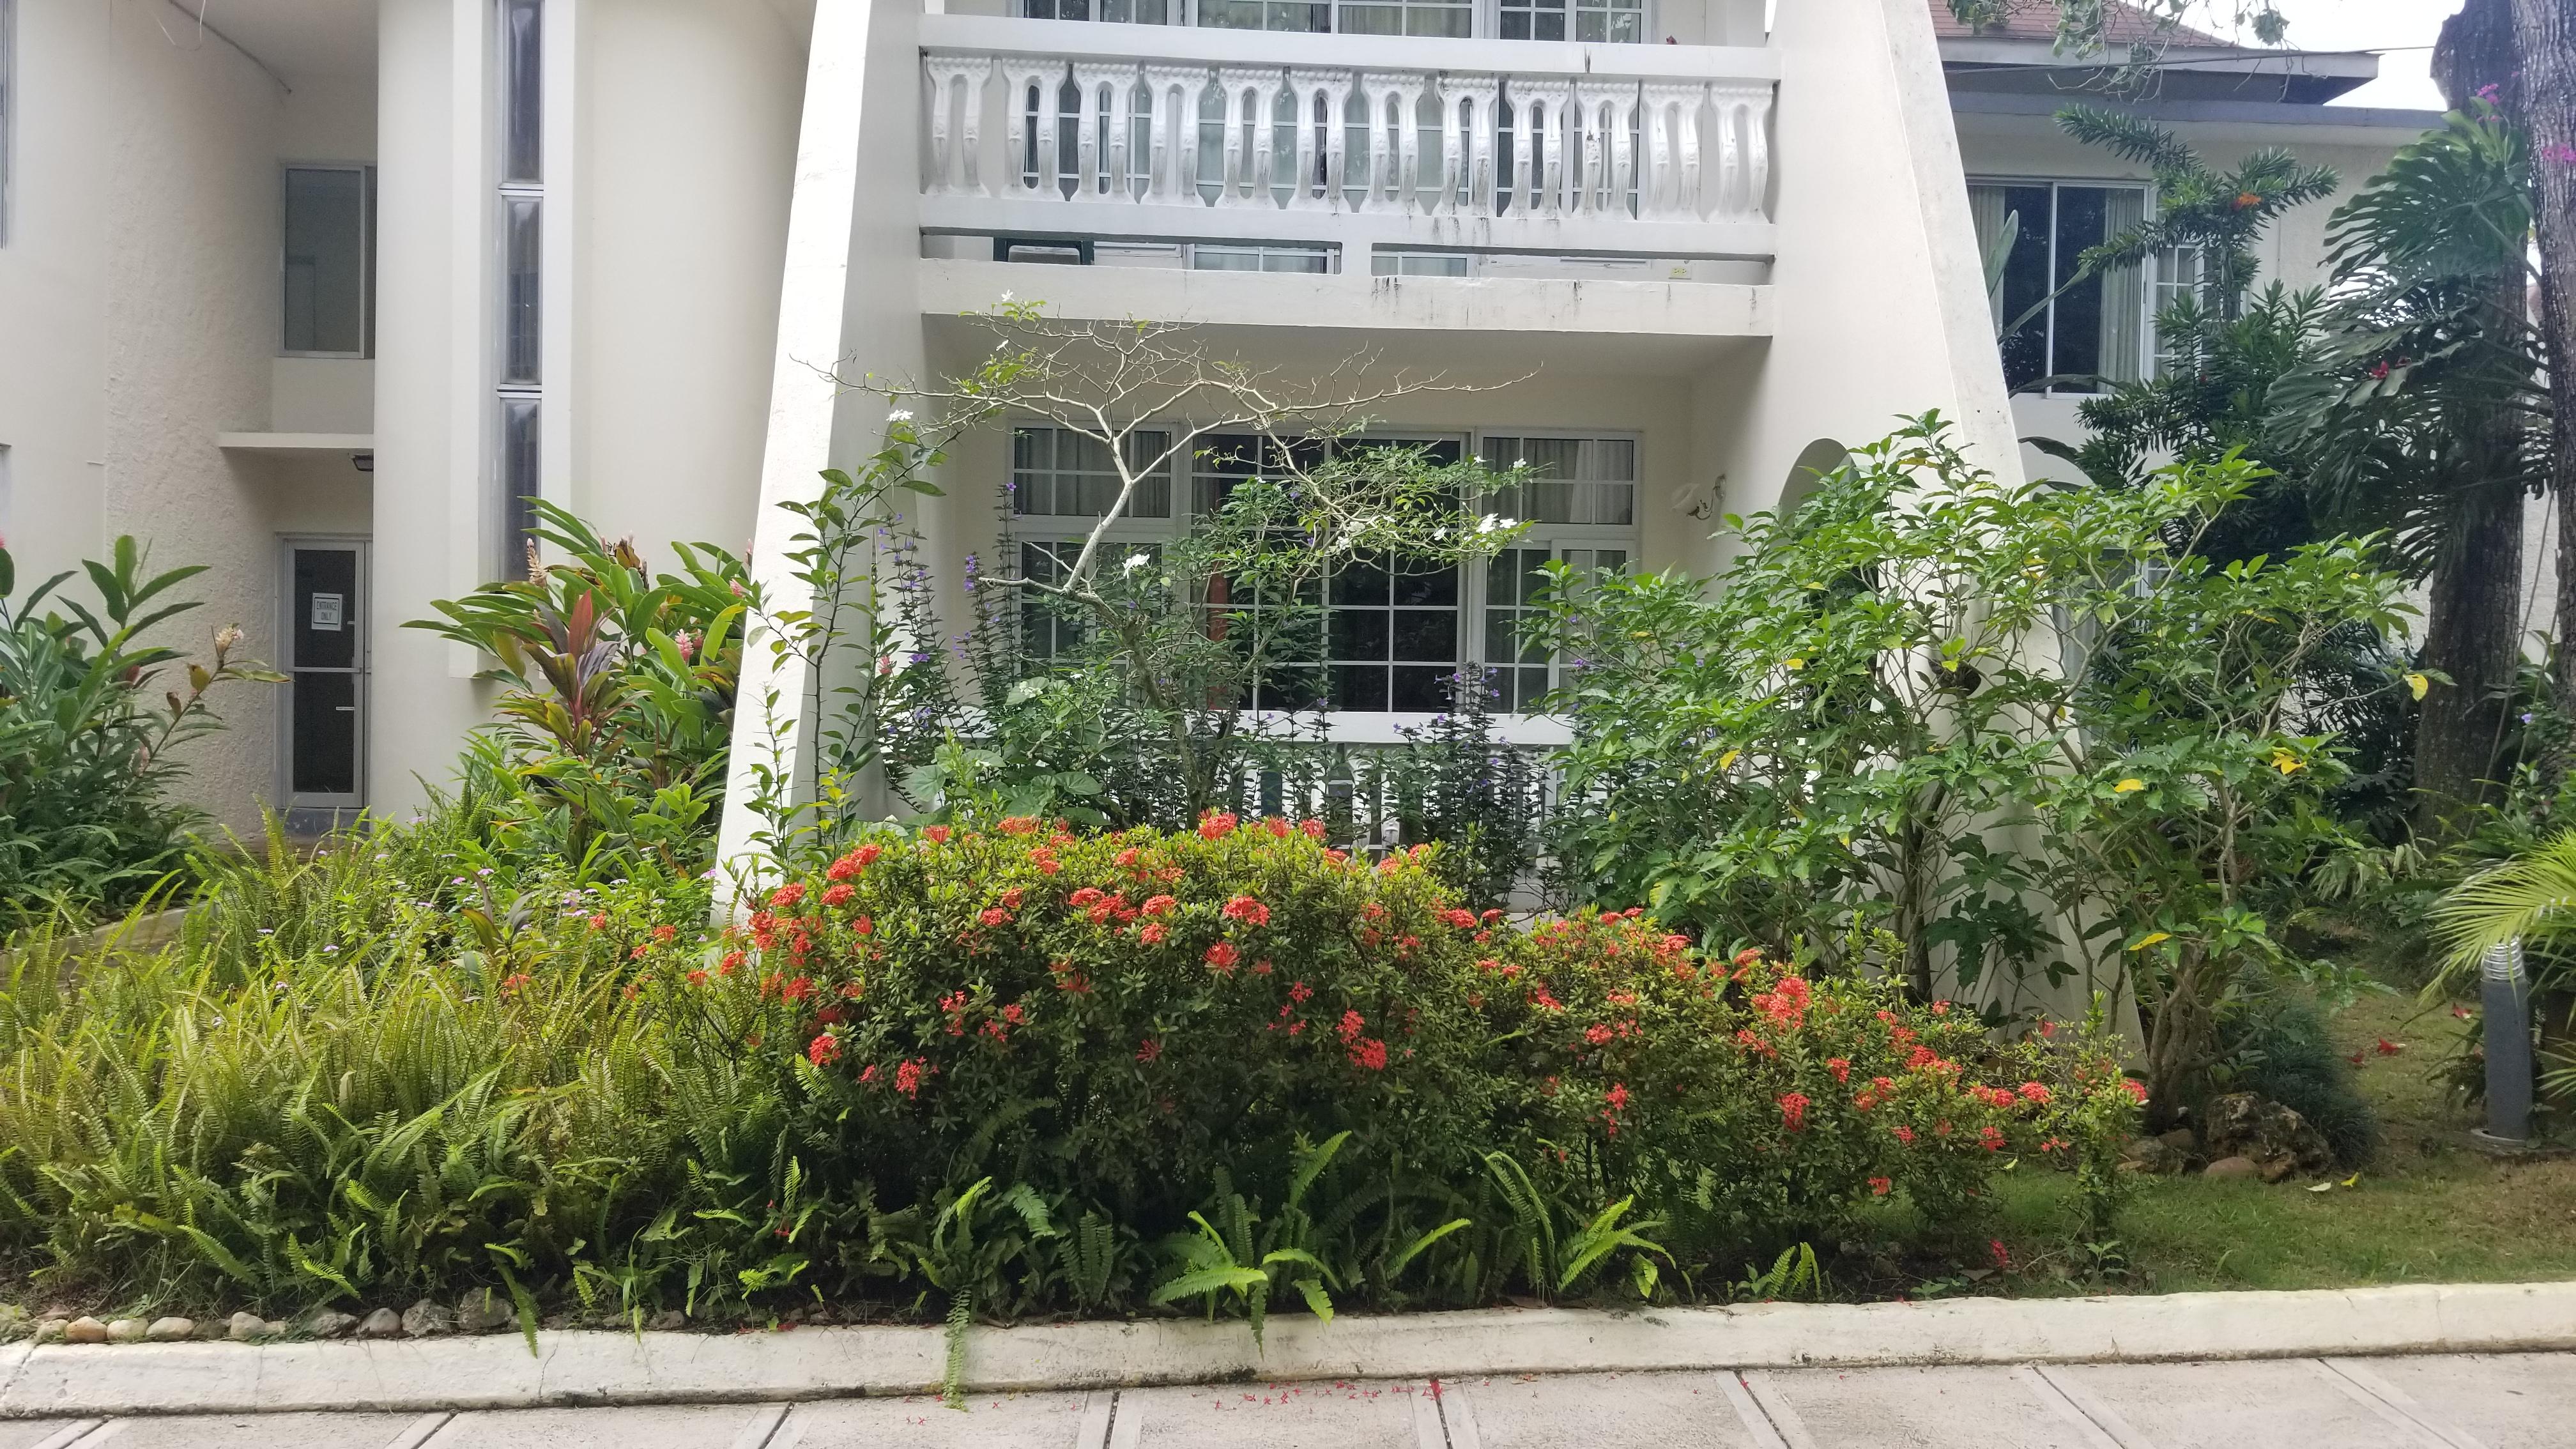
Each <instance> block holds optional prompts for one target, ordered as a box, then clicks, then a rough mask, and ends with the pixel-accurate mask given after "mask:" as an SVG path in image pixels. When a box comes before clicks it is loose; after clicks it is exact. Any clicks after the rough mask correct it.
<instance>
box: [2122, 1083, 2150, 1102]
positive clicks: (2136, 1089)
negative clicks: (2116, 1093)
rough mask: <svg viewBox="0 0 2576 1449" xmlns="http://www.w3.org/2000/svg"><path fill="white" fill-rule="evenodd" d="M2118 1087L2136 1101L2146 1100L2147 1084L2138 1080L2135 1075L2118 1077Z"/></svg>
mask: <svg viewBox="0 0 2576 1449" xmlns="http://www.w3.org/2000/svg"><path fill="white" fill-rule="evenodd" d="M2120 1088H2121V1090H2123V1091H2125V1092H2127V1093H2128V1094H2129V1096H2130V1097H2131V1098H2132V1099H2134V1100H2136V1101H2140V1102H2143V1101H2145V1100H2147V1084H2146V1083H2144V1082H2141V1081H2139V1080H2138V1079H2137V1078H2135V1077H2122V1078H2121V1079H2120Z"/></svg>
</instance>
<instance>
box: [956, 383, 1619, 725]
mask: <svg viewBox="0 0 2576 1449" xmlns="http://www.w3.org/2000/svg"><path fill="white" fill-rule="evenodd" d="M1168 438H1169V435H1168V434H1164V433H1160V432H1155V433H1141V432H1140V433H1139V434H1137V435H1135V436H1134V437H1133V438H1131V441H1130V448H1131V450H1132V451H1131V457H1135V458H1138V459H1139V460H1142V459H1144V458H1150V457H1152V456H1155V455H1158V454H1160V453H1161V452H1162V451H1163V450H1164V448H1165V447H1167V446H1168ZM1396 444H1402V445H1408V446H1420V447H1424V448H1426V449H1427V450H1428V451H1429V453H1430V456H1431V457H1432V459H1433V460H1434V461H1435V462H1444V463H1445V462H1455V461H1457V460H1458V459H1460V458H1462V457H1465V456H1467V450H1468V449H1470V448H1473V449H1474V450H1475V453H1476V456H1478V457H1481V458H1484V459H1486V460H1487V461H1489V462H1490V463H1492V464H1493V465H1495V466H1497V467H1509V466H1513V465H1518V466H1520V467H1521V468H1522V469H1523V470H1524V471H1525V472H1526V473H1527V474H1528V475H1529V478H1530V481H1529V482H1527V483H1526V484H1524V485H1521V486H1519V487H1517V488H1514V489H1510V490H1507V491H1506V492H1505V493H1504V494H1501V495H1498V496H1497V497H1495V498H1493V499H1491V500H1488V503H1487V505H1486V506H1487V507H1488V508H1489V509H1490V510H1491V511H1493V512H1495V513H1496V514H1497V515H1499V516H1504V517H1511V518H1515V519H1525V520H1528V521H1530V522H1531V525H1532V527H1531V529H1530V531H1529V533H1528V534H1527V535H1526V536H1525V537H1524V538H1523V540H1522V541H1521V542H1520V544H1519V546H1517V547H1514V548H1512V549H1509V550H1506V551H1504V552H1503V553H1501V554H1499V555H1497V556H1496V557H1495V558H1493V559H1491V560H1489V561H1487V562H1485V563H1483V564H1481V565H1479V566H1477V567H1474V568H1461V567H1459V566H1457V565H1455V564H1438V563H1430V562H1426V561H1419V560H1407V559H1403V558H1388V557H1367V558H1353V559H1350V560H1348V561H1346V562H1343V563H1341V564H1339V565H1338V566H1336V567H1335V568H1334V569H1333V570H1332V571H1331V572H1330V573H1329V574H1327V575H1325V576H1324V577H1322V578H1320V579H1318V580H1316V581H1315V582H1314V584H1313V585H1312V586H1311V590H1310V592H1308V593H1307V594H1306V595H1305V596H1303V597H1301V598H1299V599H1296V600H1293V601H1292V600H1289V599H1286V598H1281V599H1276V600H1272V599H1264V598H1260V597H1256V596H1252V595H1250V594H1248V593H1247V592H1246V591H1245V588H1244V587H1242V586H1239V585H1238V584H1237V583H1236V582H1234V581H1229V580H1225V579H1215V580H1211V581H1209V583H1208V585H1207V593H1206V596H1205V597H1204V598H1202V599H1201V600H1199V601H1198V602H1199V605H1200V607H1202V608H1203V609H1204V610H1205V611H1206V614H1207V619H1208V624H1207V627H1208V630H1209V632H1210V633H1211V634H1212V635H1215V636H1217V637H1223V635H1224V634H1225V633H1226V632H1227V631H1229V630H1233V629H1240V628H1243V627H1246V626H1251V627H1261V628H1264V629H1265V633H1267V634H1268V636H1269V639H1268V646H1267V648H1266V649H1265V653H1266V654H1267V655H1268V656H1269V657H1270V659H1271V660H1272V661H1273V663H1272V665H1271V667H1270V670H1269V673H1268V675H1267V677H1265V678H1262V679H1259V680H1256V681H1254V682H1253V684H1252V687H1251V693H1250V696H1249V698H1248V699H1247V700H1246V701H1245V702H1246V704H1247V705H1248V706H1249V707H1251V708H1255V709H1279V710H1303V709H1314V708H1318V707H1321V708H1325V709H1329V710H1333V711H1337V712H1369V713H1375V712H1395V713H1406V714H1417V713H1420V714H1427V713H1437V712H1439V711H1442V710H1446V709H1448V708H1450V707H1451V705H1452V704H1453V702H1454V696H1453V690H1454V689H1455V687H1456V681H1457V679H1458V677H1459V675H1460V674H1461V673H1462V672H1463V673H1466V674H1467V675H1468V676H1469V677H1471V678H1481V679H1482V680H1483V681H1484V684H1485V687H1486V688H1487V690H1488V691H1489V698H1490V699H1491V700H1492V701H1493V704H1494V707H1495V708H1497V709H1500V710H1503V711H1506V712H1510V713H1527V712H1529V711H1531V710H1532V709H1534V708H1535V707H1536V705H1537V703H1538V701H1539V700H1540V698H1541V697H1543V696H1544V695H1545V694H1546V693H1547V692H1548V690H1549V689H1550V688H1551V687H1553V685H1554V684H1555V683H1556V682H1557V671H1556V667H1555V661H1553V660H1551V659H1550V658H1549V657H1548V656H1547V655H1546V653H1545V652H1544V651H1542V650H1538V649H1536V648H1534V647H1533V646H1530V645H1529V644H1527V643H1526V642H1525V636H1526V632H1527V625H1528V621H1529V620H1530V619H1531V618H1532V617H1533V616H1534V615H1535V614H1536V612H1537V611H1538V608H1539V605H1540V598H1539V596H1540V593H1541V591H1542V590H1543V589H1544V588H1545V587H1546V580H1545V577H1544V576H1543V575H1542V574H1540V572H1539V570H1540V568H1541V566H1542V565H1544V564H1546V563H1549V562H1551V561H1555V562H1562V563H1564V564H1565V565H1567V566H1568V567H1569V568H1571V569H1572V570H1574V573H1575V576H1576V578H1578V579H1588V578H1590V577H1592V576H1593V575H1594V574H1595V573H1597V572H1600V571H1616V570H1619V569H1622V568H1625V567H1626V566H1627V565H1628V563H1629V562H1630V560H1632V559H1633V558H1634V557H1635V556H1636V555H1635V549H1636V537H1637V528H1636V488H1637V440H1636V439H1634V438H1617V437H1575V436H1566V435H1547V436H1537V435H1531V434H1526V433H1519V432H1513V433H1507V434H1506V433H1489V434H1485V435H1482V436H1471V437H1461V436H1458V435H1454V434H1452V435H1447V436H1400V435H1390V436H1388V437H1386V438H1383V439H1369V440H1363V441H1359V442H1344V443H1340V444H1337V445H1336V446H1339V447H1345V448H1348V447H1368V446H1373V445H1375V446H1387V445H1396ZM1297 446H1300V447H1313V448H1316V449H1318V450H1320V448H1321V446H1322V445H1320V444H1314V445H1297ZM1277 448H1278V445H1277V444H1274V443H1270V442H1267V441H1265V440H1263V439H1260V438H1255V437H1233V436H1224V435H1218V436H1211V437H1207V438H1202V439H1200V440H1199V444H1198V446H1197V448H1196V450H1195V452H1194V453H1193V455H1192V456H1189V457H1186V458H1177V459H1174V460H1172V464H1171V470H1170V478H1169V479H1168V480H1164V481H1161V482H1159V483H1158V484H1155V485H1149V486H1146V487H1144V488H1141V489H1140V490H1139V493H1138V504H1139V506H1138V507H1137V508H1136V509H1135V510H1133V511H1131V513H1130V514H1129V515H1128V516H1125V517H1122V518H1121V519H1120V520H1119V521H1118V522H1117V523H1116V524H1114V525H1112V527H1111V529H1110V531H1109V533H1108V535H1107V537H1106V542H1107V543H1109V544H1110V545H1111V546H1113V547H1114V549H1115V551H1116V555H1117V560H1114V561H1113V565H1114V562H1116V561H1123V560H1124V559H1126V558H1133V557H1137V556H1139V555H1141V556H1143V557H1146V558H1149V559H1150V558H1154V557H1157V556H1158V555H1159V553H1160V550H1161V547H1162V544H1163V543H1164V542H1165V541H1168V540H1170V539H1173V538H1176V537H1178V536H1180V534H1181V533H1182V532H1184V531H1185V530H1187V529H1188V528H1189V527H1190V524H1191V520H1192V519H1193V518H1194V517H1203V516H1205V515H1207V514H1209V513H1212V512H1214V511H1215V510H1217V509H1218V508H1221V507H1223V506H1224V504H1225V501H1226V499H1227V498H1228V497H1229V496H1230V495H1231V494H1232V493H1233V491H1234V489H1235V488H1236V487H1237V486H1238V485H1239V484H1240V483H1241V482H1242V481H1243V480H1245V479H1248V478H1252V477H1256V476H1260V475H1261V474H1263V473H1264V472H1265V470H1267V469H1275V468H1277V467H1279V466H1281V465H1282V464H1283V463H1284V462H1285V461H1286V460H1284V459H1281V458H1280V457H1279V456H1278V452H1277ZM1304 461H1308V462H1311V461H1313V458H1312V455H1309V456H1308V457H1306V458H1305V459H1304ZM1116 487H1117V470H1116V469H1115V468H1113V467H1111V466H1109V459H1108V456H1107V450H1106V449H1105V448H1104V447H1103V446H1102V445H1100V444H1099V443H1096V442H1093V441H1091V440H1089V439H1085V438H1081V437H1078V436H1076V435H1073V434H1071V433H1068V432H1064V431H1060V430H1056V429H1051V428H1037V427H1031V428H1020V429H1016V430H1015V431H1014V432H1013V435H1012V469H1011V480H1010V504H1009V508H1008V513H1009V538H1008V540H1007V542H1006V544H1005V554H1004V556H1005V557H1007V558H1011V559H1015V560H1016V561H1017V564H1018V566H1019V568H1020V569H1021V570H1022V571H1023V572H1024V573H1025V574H1026V576H1028V577H1031V578H1036V579H1042V580H1046V581H1049V582H1052V581H1054V580H1056V579H1058V578H1060V577H1061V576H1062V575H1061V570H1062V568H1063V566H1064V565H1065V564H1066V563H1067V562H1069V561H1070V560H1071V558H1072V557H1073V553H1074V551H1075V550H1077V549H1079V548H1080V546H1081V540H1082V538H1083V536H1084V535H1085V534H1086V533H1087V532H1088V531H1089V528H1090V526H1091V522H1090V521H1091V520H1096V519H1098V518H1099V517H1100V516H1101V513H1102V512H1103V511H1104V509H1105V508H1106V506H1107V503H1108V500H1109V499H1110V498H1111V497H1113V496H1114V494H1115V490H1116ZM1292 607H1293V608H1294V610H1295V613H1294V615H1293V617H1294V618H1295V619H1296V621H1297V622H1296V624H1295V626H1294V627H1293V628H1281V627H1279V626H1278V625H1276V624H1275V623H1272V624H1265V623H1264V622H1263V618H1262V616H1263V612H1264V611H1265V610H1266V609H1272V608H1277V609H1283V610H1285V609H1290V608H1292ZM1078 631H1079V623H1078V621H1076V620H1074V619H1072V618H1070V617H1069V616H1067V615H1066V614H1064V612H1063V611H1062V610H1061V609H1059V608H1057V607H1056V606H1054V605H1051V604H1047V603H1044V602H1042V601H1032V602H1029V603H1027V604H1025V605H1024V606H1023V609H1022V639H1023V643H1024V644H1025V645H1026V646H1027V647H1028V649H1029V650H1030V652H1031V654H1032V655H1034V656H1035V657H1039V658H1046V657H1052V656H1054V655H1057V654H1059V653H1061V652H1063V651H1064V650H1066V649H1067V648H1069V647H1071V646H1072V645H1073V644H1074V643H1075V642H1077V641H1078V638H1079V632H1078Z"/></svg>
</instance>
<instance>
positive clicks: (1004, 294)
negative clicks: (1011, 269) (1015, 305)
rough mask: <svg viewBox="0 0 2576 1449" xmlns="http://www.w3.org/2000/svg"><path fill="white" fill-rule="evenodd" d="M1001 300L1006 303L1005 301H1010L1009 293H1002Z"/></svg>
mask: <svg viewBox="0 0 2576 1449" xmlns="http://www.w3.org/2000/svg"><path fill="white" fill-rule="evenodd" d="M1002 300H1003V301H1005V302H1007V301H1009V300H1011V294H1010V293H1008V292H1004V293H1003V294H1002Z"/></svg>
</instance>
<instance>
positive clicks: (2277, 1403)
mask: <svg viewBox="0 0 2576 1449" xmlns="http://www.w3.org/2000/svg"><path fill="white" fill-rule="evenodd" d="M111 1445H112V1446H115V1449H236V1446H238V1449H700V1446H705V1449H880V1446H884V1449H1237V1446H1241V1449H1253V1446H1259V1449H1565V1446H1581V1449H1685V1446H1687V1449H1703V1446H1706V1449H2272V1446H2285V1449H2293V1446H2294V1449H2567V1446H2570V1445H2576V1354H2505V1355H2477V1356H2450V1357H2426V1358H2376V1359H2279V1360H2268V1361H2259V1362H2231V1363H2199V1364H2085V1365H2078V1366H2073V1367H2047V1368H2037V1367H2025V1368H1927V1369H1850V1370H1832V1369H1815V1370H1791V1371H1783V1370H1753V1371H1749V1372H1746V1373H1742V1374H1734V1373H1726V1372H1709V1373H1628V1374H1552V1375H1532V1376H1525V1377H1503V1378H1468V1379H1460V1380H1454V1381H1452V1380H1443V1381H1441V1382H1439V1383H1438V1384H1437V1385H1433V1384H1427V1383H1422V1382H1411V1383H1403V1382H1348V1383H1306V1384H1286V1385H1270V1384H1227V1385H1222V1386H1207V1387H1200V1388H1168V1389H1128V1390H1124V1391H1121V1392H1117V1393H1109V1392H1105V1391H1103V1392H1094V1393H1087V1394H1086V1393H1057V1394H1022V1395H1014V1396H1009V1397H993V1396H989V1395H988V1396H981V1397H978V1398H977V1399H975V1400H974V1401H973V1403H972V1404H971V1406H970V1408H969V1409H968V1411H967V1412H965V1413H958V1412H956V1411H954V1410H950V1409H946V1408H942V1407H941V1406H940V1405H939V1404H938V1403H936V1402H934V1401H931V1400H927V1399H842V1400H822V1401H817V1402H811V1403H800V1404H792V1405H789V1404H771V1405H761V1406H745V1405H684V1406H675V1407H669V1408H611V1409H538V1410H527V1411H520V1412H511V1413H463V1414H428V1415H410V1414H242V1415H224V1416H213V1417H201V1418H198V1417H168V1418H133V1419H111V1420H108V1421H106V1422H104V1423H101V1422H97V1421H83V1422H78V1423H65V1422H61V1421H51V1422H47V1421H35V1420H15V1421H0V1449H106V1446H111Z"/></svg>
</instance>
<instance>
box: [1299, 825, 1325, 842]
mask: <svg viewBox="0 0 2576 1449" xmlns="http://www.w3.org/2000/svg"><path fill="white" fill-rule="evenodd" d="M1297 833H1298V834H1300V835H1303V836H1305V837H1306V838H1307V839H1308V840H1321V839H1323V838H1324V822H1323V821H1321V820H1300V821H1298V822H1297Z"/></svg>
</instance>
